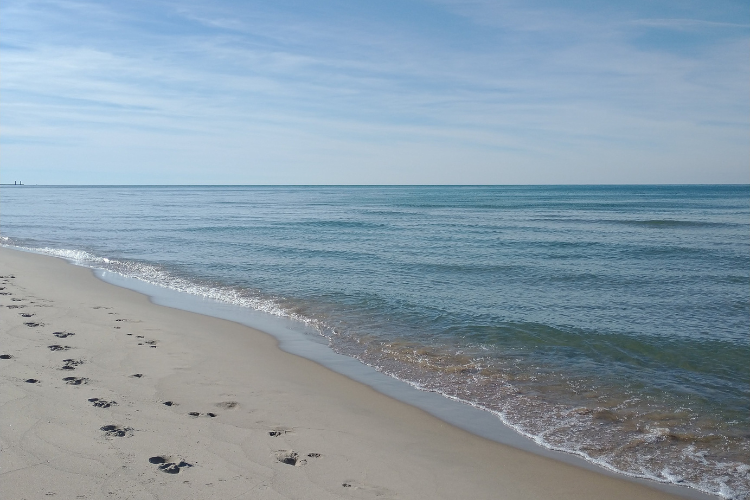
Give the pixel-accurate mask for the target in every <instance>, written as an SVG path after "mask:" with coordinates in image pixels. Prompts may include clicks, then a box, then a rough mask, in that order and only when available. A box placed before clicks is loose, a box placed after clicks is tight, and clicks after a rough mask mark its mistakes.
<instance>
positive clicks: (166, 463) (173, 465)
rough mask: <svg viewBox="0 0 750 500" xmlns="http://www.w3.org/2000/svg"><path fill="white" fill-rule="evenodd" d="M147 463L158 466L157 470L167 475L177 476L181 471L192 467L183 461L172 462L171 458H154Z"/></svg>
mask: <svg viewBox="0 0 750 500" xmlns="http://www.w3.org/2000/svg"><path fill="white" fill-rule="evenodd" d="M148 461H149V463H152V464H154V465H158V466H159V470H160V471H162V472H165V473H167V474H179V473H180V470H181V469H186V468H189V467H192V466H193V464H189V463H187V462H186V461H184V460H180V461H177V460H174V461H172V458H171V457H165V456H162V455H160V456H156V457H151V458H149V459H148Z"/></svg>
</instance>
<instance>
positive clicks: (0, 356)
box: [0, 354, 13, 359]
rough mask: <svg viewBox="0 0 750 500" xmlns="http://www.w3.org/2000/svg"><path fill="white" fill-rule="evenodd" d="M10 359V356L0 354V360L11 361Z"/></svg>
mask: <svg viewBox="0 0 750 500" xmlns="http://www.w3.org/2000/svg"><path fill="white" fill-rule="evenodd" d="M12 357H13V356H11V355H10V354H0V359H11V358H12Z"/></svg>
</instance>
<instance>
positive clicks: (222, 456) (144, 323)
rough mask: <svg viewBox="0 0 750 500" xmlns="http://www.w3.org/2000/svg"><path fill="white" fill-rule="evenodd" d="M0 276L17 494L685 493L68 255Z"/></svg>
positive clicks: (8, 467)
mask: <svg viewBox="0 0 750 500" xmlns="http://www.w3.org/2000/svg"><path fill="white" fill-rule="evenodd" d="M0 276H2V278H0V287H2V290H0V293H2V294H3V295H0V311H2V314H1V315H0V328H1V329H0V335H1V336H2V337H1V340H0V346H2V347H0V351H1V352H0V354H2V355H3V359H0V384H2V390H0V404H1V405H2V406H1V408H2V409H1V410H0V413H1V416H2V419H1V420H0V422H1V423H2V433H0V446H1V447H2V450H1V451H0V475H1V477H0V497H2V498H4V499H36V498H65V499H68V498H71V499H73V498H86V499H91V498H106V499H125V498H127V499H141V498H144V499H145V498H162V499H171V498H175V499H187V498H199V499H208V498H217V499H235V498H236V499H250V498H253V499H265V498H268V499H277V498H300V499H317V498H407V499H408V498H415V499H416V498H429V499H433V498H451V499H458V498H473V499H484V498H487V499H489V498H495V499H526V500H528V499H567V498H569V499H662V498H677V497H673V496H671V495H669V494H667V493H664V492H662V491H658V490H655V489H652V488H649V487H647V486H644V485H641V484H637V483H634V482H632V481H628V480H626V479H624V478H623V479H620V478H617V477H610V476H606V475H603V474H599V473H596V472H593V471H589V470H585V469H581V468H578V467H576V466H573V465H570V464H566V463H563V462H559V461H556V460H552V459H549V458H545V457H541V456H537V455H534V454H532V453H529V452H526V451H522V450H518V449H515V448H511V447H508V446H505V445H502V444H498V443H495V442H493V441H489V440H486V439H483V438H480V437H477V436H474V435H472V434H470V433H468V432H465V431H463V430H460V429H458V428H456V427H453V426H450V425H448V424H446V423H444V422H442V421H441V420H438V419H437V418H435V417H432V416H430V415H429V414H427V413H425V412H423V411H422V410H419V409H416V408H414V407H411V406H409V405H407V404H404V403H401V402H398V401H395V400H393V399H391V398H388V397H386V396H384V395H382V394H380V393H378V392H376V391H375V390H373V389H371V388H369V387H367V386H364V385H362V384H359V383H357V382H354V381H352V380H350V379H348V378H346V377H344V376H342V375H339V374H336V373H334V372H332V371H330V370H328V369H327V368H324V367H322V366H320V365H318V364H316V363H314V362H312V361H309V360H306V359H303V358H300V357H297V356H294V355H291V354H288V353H285V352H283V351H281V350H280V349H279V348H278V347H277V343H276V341H275V339H274V338H272V337H271V336H269V335H267V334H265V333H263V332H260V331H257V330H253V329H251V328H248V327H245V326H242V325H239V324H236V323H232V322H228V321H224V320H221V319H216V318H212V317H208V316H202V315H198V314H193V313H189V312H185V311H180V310H175V309H171V308H167V307H163V306H158V305H154V304H152V303H151V302H150V301H149V300H148V298H147V297H146V296H144V295H141V294H139V293H136V292H133V291H130V290H127V289H124V288H119V287H116V286H113V285H109V284H107V283H104V282H103V281H101V280H99V279H97V278H96V277H95V276H94V275H93V273H92V272H91V270H89V269H86V268H82V267H77V266H73V265H70V264H68V263H66V262H64V261H62V260H60V259H56V258H52V257H46V256H41V255H36V254H30V253H25V252H19V251H14V250H10V249H6V248H0ZM8 355H9V356H10V358H8V357H7V356H8Z"/></svg>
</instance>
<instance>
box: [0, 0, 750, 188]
mask: <svg viewBox="0 0 750 500" xmlns="http://www.w3.org/2000/svg"><path fill="white" fill-rule="evenodd" d="M310 5H313V4H310V3H307V4H298V5H293V4H286V5H285V6H284V5H283V4H282V7H274V8H271V7H269V6H268V5H266V4H264V3H259V4H253V3H244V2H243V3H238V4H234V3H231V2H229V3H218V4H217V3H211V4H202V3H198V2H195V3H181V4H171V3H159V2H157V3H148V4H147V3H143V4H139V3H134V4H130V5H129V6H127V8H126V7H123V6H122V5H121V4H119V3H109V4H98V3H97V4H90V3H83V2H72V1H71V2H64V3H58V2H16V1H9V2H6V3H5V4H4V6H3V12H2V15H3V18H4V19H5V23H4V24H5V25H6V26H12V29H8V30H6V33H5V35H4V38H3V47H2V51H3V55H2V57H3V66H4V72H3V73H4V74H3V80H2V81H0V85H1V86H2V92H3V101H4V102H3V108H4V116H3V128H4V133H3V138H2V139H0V140H1V141H3V143H4V144H6V145H7V147H6V148H5V154H4V156H5V162H4V163H5V165H4V169H3V172H2V174H3V175H4V176H5V175H9V176H11V177H12V178H18V177H19V175H21V174H24V173H28V174H31V175H36V176H37V177H38V178H39V180H40V182H53V183H54V182H66V181H67V180H68V179H69V180H70V182H72V183H75V182H81V180H80V179H79V178H78V177H76V174H75V172H77V171H80V172H83V173H82V174H81V176H90V175H91V172H92V170H96V172H97V175H98V176H100V177H101V178H102V179H107V178H110V179H112V182H118V179H126V177H127V175H126V174H124V173H123V169H128V171H130V172H132V178H127V179H126V180H127V182H138V180H142V179H145V180H143V181H142V182H164V181H165V179H166V180H169V179H172V180H171V182H182V181H181V180H180V179H179V178H177V176H176V174H175V172H177V171H179V170H180V169H185V170H189V171H190V172H192V173H191V175H192V177H191V179H193V180H192V182H215V181H216V179H217V178H218V179H220V181H221V182H222V183H255V182H274V183H310V182H312V183H315V182H322V183H338V182H341V183H359V182H377V183H399V182H407V181H408V182H417V183H445V182H448V183H453V182H457V179H458V180H461V179H467V182H473V183H503V182H514V183H517V182H520V183H545V182H563V183H564V182H747V180H748V179H747V177H748V175H747V172H746V163H747V153H748V149H749V144H748V139H747V135H748V134H747V132H748V131H749V130H750V125H749V124H748V118H747V117H748V113H749V112H750V104H749V103H748V98H747V95H746V82H747V81H748V76H750V72H749V71H748V67H747V64H746V61H747V56H748V55H750V54H749V53H748V48H747V47H748V40H750V37H749V36H748V29H747V27H746V26H745V25H740V26H735V25H732V23H730V22H729V21H716V20H705V21H701V20H697V21H695V22H694V23H693V24H692V25H691V24H690V23H691V22H693V21H694V20H692V19H688V18H678V17H674V18H666V17H664V18H661V17H659V18H657V17H653V18H648V19H647V18H646V17H647V16H648V15H650V14H653V13H652V12H648V11H644V12H634V13H631V14H630V16H631V17H630V18H629V19H628V18H625V19H623V17H622V16H621V15H620V14H621V13H617V12H616V14H617V15H614V14H613V11H611V10H606V9H605V10H602V11H596V12H589V11H586V10H585V9H584V10H574V9H568V10H561V9H550V8H545V7H544V6H543V5H541V4H539V5H531V7H528V5H529V4H524V5H523V6H519V5H516V4H513V3H505V4H503V3H494V2H493V3H484V2H471V3H465V2H464V3H456V2H451V3H445V2H440V3H429V2H427V3H417V2H415V3H414V4H413V5H414V7H413V8H414V9H415V10H414V12H407V13H405V12H403V8H402V7H400V5H401V6H403V5H404V4H403V3H399V4H393V5H391V4H389V3H388V2H383V3H381V4H379V7H378V8H380V9H381V10H378V11H373V10H367V11H359V10H356V8H354V7H352V8H351V10H349V11H341V8H340V7H338V8H334V7H329V6H327V5H324V3H323V2H321V3H320V4H314V5H313V7H315V6H321V7H320V8H319V9H318V10H316V9H315V8H313V7H310ZM409 5H412V4H409ZM304 6H307V7H304ZM84 12H85V13H86V15H85V18H86V19H93V20H94V22H86V23H84V22H83V21H82V20H81V19H82V18H83V13H84ZM729 14H731V13H729ZM729 14H728V15H729ZM724 24H727V26H724ZM661 28H669V29H670V30H672V31H681V30H682V31H685V30H687V31H691V32H692V31H696V30H697V31H701V30H702V31H707V32H709V33H708V34H707V35H705V36H703V35H701V36H700V37H698V38H699V39H691V40H688V41H685V42H681V43H682V45H680V44H677V45H679V46H678V47H675V43H674V40H672V39H669V40H667V42H663V41H662V42H660V41H659V40H652V39H650V38H648V35H644V33H643V30H658V29H661ZM704 28H705V29H704ZM717 30H718V31H719V32H720V33H719V34H718V35H717V34H716V33H715V32H716V31H717ZM45 144H48V145H49V146H48V147H45V146H44V145H45ZM61 144H62V146H61ZM59 147H64V148H65V149H66V154H65V155H64V157H62V159H61V155H60V154H59V151H58V148H59ZM136 150H138V151H136ZM717 150H720V151H721V152H720V153H718V154H715V157H716V161H721V162H724V163H726V167H725V168H724V170H723V171H724V172H725V173H724V174H722V175H724V177H722V178H716V176H715V169H713V167H712V166H711V165H712V164H713V163H714V162H712V161H709V159H710V158H711V154H709V152H710V151H717ZM107 151H110V152H113V154H112V155H108V154H106V152H107ZM115 157H117V159H116V158H115ZM212 158H213V159H212ZM136 159H137V163H136ZM218 159H221V161H219V160H218ZM128 161H130V162H131V164H128ZM702 162H703V163H702ZM55 164H57V165H61V164H62V166H64V168H62V166H61V167H60V171H64V172H65V174H64V176H63V175H57V174H56V173H55V172H56V170H55V166H54V165H55ZM636 164H637V165H638V166H635V165H636ZM7 165H9V166H7ZM389 165H390V166H392V167H388V166H389ZM398 165H401V168H400V169H399V168H397V167H396V166H398ZM6 166H7V167H6ZM201 172H203V174H201ZM727 172H728V173H727ZM23 177H25V178H26V179H28V177H26V176H23ZM151 178H153V179H154V180H153V181H149V180H148V179H151ZM202 179H205V180H202ZM28 182H29V181H28V180H27V183H28Z"/></svg>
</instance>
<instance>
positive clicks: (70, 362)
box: [60, 359, 83, 370]
mask: <svg viewBox="0 0 750 500" xmlns="http://www.w3.org/2000/svg"><path fill="white" fill-rule="evenodd" d="M63 363H65V364H64V365H63V367H62V368H60V369H61V370H75V369H76V366H79V365H82V364H83V360H82V359H63Z"/></svg>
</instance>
